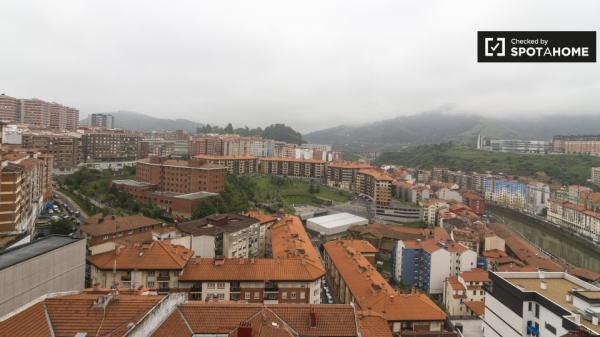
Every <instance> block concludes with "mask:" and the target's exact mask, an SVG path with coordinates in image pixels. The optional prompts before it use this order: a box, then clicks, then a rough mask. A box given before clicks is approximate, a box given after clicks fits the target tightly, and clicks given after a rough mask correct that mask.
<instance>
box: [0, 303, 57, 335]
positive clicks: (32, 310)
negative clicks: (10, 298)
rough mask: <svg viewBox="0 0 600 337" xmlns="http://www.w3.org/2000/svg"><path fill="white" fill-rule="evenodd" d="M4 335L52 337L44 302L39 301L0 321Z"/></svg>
mask: <svg viewBox="0 0 600 337" xmlns="http://www.w3.org/2000/svg"><path fill="white" fill-rule="evenodd" d="M0 336H2V337H22V336H36V337H52V334H51V331H50V327H49V326H48V320H47V319H46V310H45V308H44V303H43V302H39V303H36V304H34V305H32V306H31V307H29V308H27V309H25V310H23V311H21V312H20V313H18V314H16V315H14V316H12V317H10V318H8V319H6V320H4V321H2V322H0Z"/></svg>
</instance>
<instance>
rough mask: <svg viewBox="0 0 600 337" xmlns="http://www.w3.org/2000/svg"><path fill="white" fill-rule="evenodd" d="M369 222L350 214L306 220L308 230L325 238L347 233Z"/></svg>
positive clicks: (337, 214)
mask: <svg viewBox="0 0 600 337" xmlns="http://www.w3.org/2000/svg"><path fill="white" fill-rule="evenodd" d="M368 223H369V220H367V219H365V218H363V217H360V216H357V215H354V214H350V213H336V214H331V215H325V216H319V217H316V218H311V219H308V220H306V228H308V229H310V230H312V231H315V232H317V233H321V234H322V235H325V236H331V235H336V234H340V233H343V232H345V231H346V230H347V229H348V227H350V226H354V225H367V224H368Z"/></svg>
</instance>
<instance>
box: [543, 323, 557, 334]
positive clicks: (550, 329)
mask: <svg viewBox="0 0 600 337" xmlns="http://www.w3.org/2000/svg"><path fill="white" fill-rule="evenodd" d="M545 327H546V330H548V331H550V332H552V333H553V334H555V335H556V328H555V327H554V326H552V325H550V324H548V322H546V324H545Z"/></svg>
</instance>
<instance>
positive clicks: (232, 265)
mask: <svg viewBox="0 0 600 337" xmlns="http://www.w3.org/2000/svg"><path fill="white" fill-rule="evenodd" d="M323 275H325V272H324V270H323V269H321V268H318V267H316V266H315V265H314V264H312V263H308V262H306V260H304V259H297V258H289V259H278V258H275V259H243V258H236V259H223V260H222V261H221V262H220V263H215V260H214V259H202V258H195V259H192V260H190V262H189V263H188V264H187V265H186V266H185V268H184V270H183V274H182V275H181V276H180V277H179V281H228V280H232V281H314V280H317V279H319V278H320V277H322V276H323Z"/></svg>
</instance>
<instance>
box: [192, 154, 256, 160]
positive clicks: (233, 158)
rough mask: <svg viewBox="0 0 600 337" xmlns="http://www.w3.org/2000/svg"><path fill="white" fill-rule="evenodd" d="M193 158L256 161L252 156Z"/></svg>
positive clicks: (201, 155)
mask: <svg viewBox="0 0 600 337" xmlns="http://www.w3.org/2000/svg"><path fill="white" fill-rule="evenodd" d="M194 158H198V159H206V160H254V159H258V157H254V156H212V155H206V154H200V155H197V156H194Z"/></svg>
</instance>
